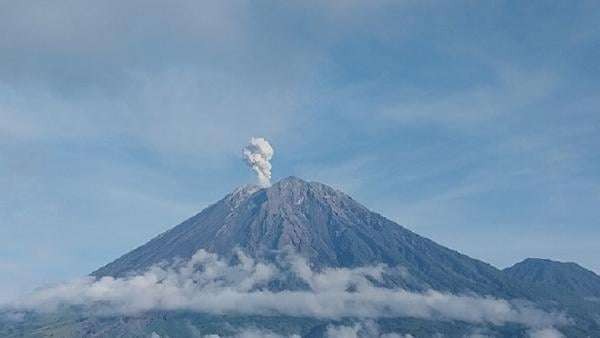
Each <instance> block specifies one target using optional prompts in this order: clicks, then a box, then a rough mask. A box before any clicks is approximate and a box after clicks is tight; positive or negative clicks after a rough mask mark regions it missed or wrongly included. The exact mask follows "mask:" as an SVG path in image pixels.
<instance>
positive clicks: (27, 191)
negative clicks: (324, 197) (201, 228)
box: [0, 0, 600, 300]
mask: <svg viewBox="0 0 600 338" xmlns="http://www.w3.org/2000/svg"><path fill="white" fill-rule="evenodd" d="M599 7H600V6H599V5H598V3H597V2H594V1H578V2H564V1H563V2H558V1H557V2H553V1H528V2H520V1H505V2H486V3H484V2H472V1H467V2H460V1H452V2H449V1H448V2H442V1H437V2H428V1H380V2H360V1H347V2H343V3H342V2H339V1H320V2H316V1H302V2H300V1H298V2H294V1H292V2H276V1H257V2H250V1H228V2H220V1H219V2H197V1H177V2H175V3H172V2H169V3H168V4H167V3H165V2H161V1H141V0H130V1H126V2H123V1H112V0H109V1H103V2H97V3H93V4H90V3H89V2H88V3H86V4H84V3H82V2H80V1H53V2H42V3H38V2H30V1H13V2H8V1H5V2H2V3H0V32H2V33H1V34H0V50H1V53H0V187H2V192H1V193H0V222H1V223H0V300H5V299H9V298H11V297H12V296H14V295H15V294H18V293H20V292H24V291H26V290H29V289H31V288H33V287H35V286H38V285H40V284H43V283H51V282H56V281H60V280H64V279H68V278H72V277H75V276H80V275H84V274H86V273H88V272H90V271H92V270H94V269H95V268H97V267H99V266H101V265H103V264H105V263H107V262H109V261H111V260H112V259H114V258H116V257H118V256H119V255H121V254H123V253H125V252H127V251H129V250H130V249H132V248H134V247H136V246H138V245H140V244H142V243H144V242H145V241H146V240H148V239H150V238H151V237H153V236H154V235H156V234H158V233H160V232H162V231H164V230H166V229H168V228H170V227H171V226H173V225H175V224H177V223H179V222H180V221H182V220H184V219H185V218H187V217H189V216H191V215H193V214H194V213H196V212H198V211H200V210H201V209H202V208H204V207H205V206H207V205H208V204H210V203H212V202H214V201H216V200H218V199H220V198H221V197H222V196H223V195H225V194H226V193H228V192H229V191H231V190H232V189H234V188H235V187H236V186H239V185H242V184H246V183H250V182H253V181H254V176H253V174H252V172H251V171H249V170H248V169H247V168H246V167H245V166H244V164H243V163H242V160H241V148H242V147H243V146H244V145H245V144H246V143H247V141H248V139H249V138H250V137H252V136H263V137H265V138H267V139H268V140H269V141H270V142H271V144H272V145H273V147H274V148H275V156H274V158H273V161H272V162H273V175H274V178H275V179H278V178H282V177H285V176H289V175H297V176H300V177H302V178H305V179H307V180H317V181H321V182H324V183H328V184H330V185H333V186H335V187H337V188H340V189H342V190H344V191H346V192H347V193H349V194H351V195H352V196H354V197H355V198H356V199H357V200H359V201H361V202H363V203H364V204H365V205H367V206H368V207H369V208H371V209H373V210H375V211H377V212H380V213H382V214H383V215H385V216H387V217H389V218H391V219H393V220H395V221H397V222H399V223H400V224H402V225H405V226H407V227H408V228H410V229H412V230H414V231H415V232H417V233H419V234H422V235H424V236H427V237H430V238H432V239H434V240H436V241H438V242H439V243H441V244H444V245H447V246H449V247H451V248H454V249H457V250H459V251H461V252H463V253H466V254H468V255H471V256H473V257H476V258H479V259H482V260H485V261H487V262H490V263H492V264H494V265H495V266H497V267H500V268H503V267H506V266H509V265H511V264H513V263H515V262H517V261H520V260H522V259H524V258H526V257H544V258H552V259H557V260H565V261H575V262H578V263H580V264H582V265H583V266H585V267H587V268H590V269H593V270H595V271H596V272H600V260H599V259H598V258H600V245H598V242H599V241H600V208H599V207H598V206H600V152H599V149H600V96H599V95H598V93H599V92H600V62H598V60H600V25H598V22H600V8H599Z"/></svg>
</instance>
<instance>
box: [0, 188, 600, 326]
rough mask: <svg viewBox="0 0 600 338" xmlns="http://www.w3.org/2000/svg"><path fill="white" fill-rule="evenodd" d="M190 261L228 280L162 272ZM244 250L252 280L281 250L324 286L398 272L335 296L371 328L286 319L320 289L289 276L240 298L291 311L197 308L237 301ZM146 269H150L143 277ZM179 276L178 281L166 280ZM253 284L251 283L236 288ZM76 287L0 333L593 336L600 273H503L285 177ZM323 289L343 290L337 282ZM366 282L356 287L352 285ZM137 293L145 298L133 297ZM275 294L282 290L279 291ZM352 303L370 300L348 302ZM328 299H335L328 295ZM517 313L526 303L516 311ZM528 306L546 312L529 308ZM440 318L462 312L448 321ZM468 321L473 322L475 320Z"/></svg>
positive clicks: (523, 267)
mask: <svg viewBox="0 0 600 338" xmlns="http://www.w3.org/2000/svg"><path fill="white" fill-rule="evenodd" d="M198 253H202V254H201V255H200V256H201V257H204V259H206V257H212V256H207V255H214V256H215V257H220V258H219V259H220V260H219V261H218V262H217V263H215V264H216V265H214V266H216V267H217V270H218V269H221V270H222V271H226V272H227V274H228V275H219V273H218V271H217V273H216V275H215V274H214V272H215V271H208V272H207V275H202V276H203V277H202V278H197V279H193V276H195V273H196V272H195V270H194V269H196V268H197V266H195V265H188V266H186V267H184V268H183V270H182V269H181V268H180V270H173V269H171V270H169V269H162V268H160V267H165V266H167V267H172V266H178V264H179V266H180V265H181V262H192V261H194V260H197V259H198V257H199V256H198ZM240 253H242V255H243V256H244V257H247V258H248V259H250V260H251V262H250V261H249V260H247V259H246V260H245V262H246V263H244V264H245V265H244V264H242V265H243V266H246V267H250V270H252V271H254V272H253V273H255V272H256V271H258V270H256V271H255V270H253V269H256V268H257V267H258V265H256V264H263V265H260V267H261V268H260V269H262V270H260V269H259V270H260V271H262V273H261V274H258V275H251V276H252V278H251V279H252V280H256V278H255V277H256V276H259V277H260V276H263V277H264V276H265V275H268V273H269V271H271V270H269V269H265V267H267V266H275V267H276V269H279V266H278V265H277V264H279V258H280V257H281V254H282V253H293V255H295V256H298V257H301V259H302V260H303V262H306V264H307V266H308V269H310V270H311V271H316V273H317V274H318V273H320V272H323V274H321V275H317V279H318V278H321V282H322V281H323V280H322V278H323V276H330V277H331V276H334V277H335V278H337V279H340V278H341V279H342V280H343V279H344V278H349V277H348V276H350V275H352V273H354V272H353V271H359V272H360V271H364V270H361V269H364V268H365V267H367V268H369V267H371V268H372V267H375V266H385V267H389V268H390V269H397V271H402V273H401V274H399V275H393V274H392V275H389V276H386V278H381V279H377V278H376V277H373V279H369V278H371V277H372V276H370V277H369V278H366V279H363V280H361V281H362V282H361V283H362V284H360V283H359V284H357V285H358V286H357V285H350V284H348V285H347V289H343V290H341V291H342V292H341V293H339V294H340V295H341V297H348V298H349V299H360V302H359V303H353V302H352V301H351V302H349V303H345V305H348V306H354V307H357V306H358V307H360V306H361V304H365V303H366V304H371V305H373V304H375V307H377V306H378V304H385V306H384V307H379V308H377V309H378V311H379V312H378V313H379V314H383V316H380V315H378V316H376V317H370V319H369V320H370V321H367V322H364V318H362V317H361V318H359V317H360V316H359V317H352V316H356V314H358V315H361V314H364V313H367V312H361V310H360V309H353V310H352V311H350V312H348V311H345V310H344V309H342V310H343V311H342V312H343V313H351V314H352V316H350V317H348V316H340V317H336V316H333V317H332V316H329V317H327V316H325V317H324V316H319V315H317V316H313V315H306V312H302V313H304V314H302V313H301V315H296V314H294V313H293V312H294V311H297V310H298V309H302V308H303V307H305V306H306V302H309V301H310V300H315V299H318V297H323V296H324V295H325V294H324V293H323V292H321V293H316V294H314V293H313V294H310V293H308V294H307V293H294V292H296V291H295V290H296V289H294V288H295V287H297V286H298V285H297V284H294V283H291V284H286V283H288V281H289V280H288V279H282V280H281V281H277V284H276V285H274V284H273V283H272V281H270V282H269V283H267V284H265V285H264V288H263V287H261V286H259V287H257V288H256V289H254V285H258V284H255V283H254V282H252V283H250V284H248V285H253V286H252V287H250V288H246V287H244V289H243V290H244V291H243V292H247V294H242V296H244V295H247V296H249V297H250V298H251V299H254V300H256V299H262V303H261V304H262V305H261V306H263V307H264V306H267V307H268V306H271V305H269V304H272V303H268V302H267V301H265V300H264V298H260V297H263V296H264V295H266V296H267V297H271V296H272V297H273V299H276V302H284V299H286V300H293V301H295V302H296V303H295V304H296V305H294V306H292V307H287V308H286V307H285V306H284V307H283V308H284V309H286V310H287V311H288V312H285V313H277V312H269V311H267V312H265V311H263V312H260V313H248V312H246V313H240V312H236V311H233V312H219V311H194V307H193V305H198V304H200V305H203V304H204V303H205V299H207V298H213V297H215V294H217V295H219V296H223V295H228V296H231V295H239V290H240V288H239V287H236V285H235V283H236V281H238V280H242V279H243V278H246V277H247V275H244V273H246V272H244V271H237V270H235V269H233V270H231V269H230V270H228V269H229V268H228V267H227V266H228V264H229V263H223V262H234V261H235V260H236V259H239V255H240ZM248 262H250V263H248ZM219 264H221V265H219ZM224 266H225V268H224ZM202 269H203V268H201V269H200V270H202ZM149 271H154V273H151V274H150V275H148V272H149ZM156 271H158V272H156ZM173 271H185V272H186V275H185V276H190V278H191V279H186V278H187V277H185V278H182V275H181V274H178V275H175V276H174V275H173V274H172V273H173ZM395 271H396V270H395ZM201 272H202V271H201ZM204 272H206V271H204ZM211 274H212V275H211ZM328 274H329V275H328ZM208 275H210V278H208V280H210V283H209V284H208V285H209V288H208V289H207V288H206V285H207V284H206V280H207V279H206V278H205V277H206V276H208ZM148 276H150V277H151V278H148ZM215 276H216V277H215ZM244 276H246V277H244ZM259 279H260V278H259ZM174 280H175V281H177V283H179V284H172V283H173V281H174ZM290 280H291V279H290ZM247 281H248V279H245V280H244V283H246V282H247ZM85 283H89V284H85ZM95 283H97V284H95ZM165 283H167V284H165ZM168 283H171V284H168ZM202 283H204V284H202ZM224 283H225V284H224ZM227 283H229V284H227ZM365 283H367V284H369V283H373V284H374V285H375V283H377V285H376V288H374V287H372V286H371V287H369V288H367V291H368V292H366V293H360V292H363V291H364V285H365ZM309 284H310V283H309ZM81 285H82V284H81V283H79V284H78V283H75V284H68V285H67V286H59V287H58V293H57V292H56V290H54V291H52V290H51V291H49V292H46V291H43V290H42V291H41V293H38V294H37V297H34V298H33V302H32V303H33V304H38V303H39V301H40V299H41V300H42V301H44V300H48V299H54V298H52V297H53V296H56V295H57V294H58V301H61V300H65V299H70V300H73V299H75V300H76V302H75V304H76V305H73V303H70V304H69V305H66V306H62V307H60V311H58V312H55V313H52V314H47V313H41V314H40V313H39V312H36V311H31V312H26V313H25V314H22V313H20V314H19V318H20V320H18V321H14V320H9V321H7V320H2V311H0V336H7V337H29V336H41V337H46V336H60V337H148V336H152V337H157V336H159V337H160V336H163V337H164V336H168V337H225V336H228V337H229V336H238V337H261V336H269V337H289V336H294V337H298V336H300V337H340V336H339V335H338V336H335V335H333V333H335V332H338V331H339V332H350V333H352V332H354V335H350V336H351V337H384V336H386V335H385V334H383V333H386V334H391V335H387V336H386V337H398V336H400V337H403V336H405V334H406V337H409V336H410V337H431V336H438V335H440V334H442V336H448V337H465V336H472V335H475V336H477V335H479V336H481V335H483V336H492V337H496V336H500V337H529V336H533V337H545V336H548V337H560V336H561V335H562V334H561V333H560V332H559V331H557V330H555V328H554V327H553V325H555V324H552V323H551V324H550V326H545V327H540V326H539V324H536V323H535V322H536V318H537V319H539V318H538V317H540V316H541V317H544V318H545V317H546V315H547V314H557V313H558V314H560V317H561V320H560V323H561V324H560V325H561V327H560V330H561V331H562V332H563V333H564V334H567V336H569V337H591V336H600V301H598V299H599V295H600V277H599V276H597V275H596V274H595V273H593V272H592V271H589V270H585V269H584V268H582V267H580V266H577V265H575V264H573V263H569V264H565V263H559V262H553V261H548V260H538V259H527V260H525V261H524V262H522V263H519V264H516V265H515V266H514V267H512V268H508V269H505V270H499V269H497V268H496V267H494V266H492V265H490V264H487V263H485V262H483V261H480V260H477V259H474V258H471V257H468V256H466V255H463V254H461V253H459V252H457V251H455V250H452V249H449V248H446V247H444V246H442V245H439V244H437V243H435V242H433V241H432V240H429V239H427V238H425V237H422V236H419V235H418V234H416V233H414V232H412V231H410V230H409V229H407V228H406V227H403V226H401V225H399V224H397V223H395V222H393V221H391V220H389V219H387V218H385V217H384V216H382V215H380V214H378V213H376V212H373V211H370V210H369V209H368V208H366V207H365V206H363V205H362V204H360V203H359V202H357V201H355V200H354V199H353V198H352V197H350V196H348V195H346V194H345V193H343V192H341V191H339V190H336V189H334V188H332V187H330V186H328V185H325V184H322V183H318V182H307V181H305V180H302V179H300V178H297V177H288V178H284V179H282V180H280V181H278V182H276V183H275V184H273V185H272V186H270V187H266V188H263V187H259V186H255V185H248V186H244V187H240V188H238V189H235V190H234V191H233V192H232V193H230V194H228V195H227V196H225V197H224V198H223V199H221V200H220V201H218V202H216V203H214V204H212V205H210V206H209V207H207V208H206V209H204V210H202V211H201V212H200V213H198V214H197V215H195V216H193V217H191V218H189V219H188V220H186V221H184V222H183V223H181V224H179V225H177V226H175V227H173V228H171V229H170V230H168V231H166V232H164V233H162V234H160V235H158V236H156V237H155V238H153V239H152V240H150V241H149V242H147V243H146V244H144V245H142V246H140V247H138V248H136V249H134V250H133V251H131V252H129V253H126V254H125V255H123V256H122V257H120V258H118V259H116V260H115V261H113V262H111V263H109V264H107V265H105V266H103V267H101V268H99V269H98V270H96V271H94V272H92V273H91V275H90V276H88V279H87V282H84V284H83V286H84V290H83V291H82V290H81ZM223 285H225V286H223ZM328 285H329V286H331V285H334V286H336V285H337V286H339V285H340V284H339V280H335V281H334V284H328ZM360 285H362V286H363V291H360V290H359V289H360ZM132 286H133V287H132ZM148 286H150V287H152V288H154V289H151V290H152V291H151V292H149V293H148V292H146V293H143V290H142V289H143V288H145V287H148ZM174 286H175V287H174ZM181 286H183V287H184V288H183V290H184V291H189V290H190V288H191V290H192V291H193V292H192V293H190V292H187V293H180V292H179V291H180V288H181ZM304 286H306V285H304ZM309 286H310V285H309ZM115 287H116V288H120V289H118V291H119V292H116V293H111V288H115ZM128 287H129V288H128ZM138 287H139V288H141V289H139V290H138ZM345 287H346V285H345V284H344V288H345ZM196 289H198V290H200V291H202V292H204V293H200V296H198V295H199V294H198V293H194V292H196V291H197V290H196ZM74 290H75V292H74ZM123 290H127V291H126V292H123ZM154 290H156V291H157V292H158V293H160V295H159V297H158V299H159V301H158V302H156V301H155V300H154V303H152V304H158V306H157V307H148V309H151V310H144V311H142V312H136V313H128V312H125V313H123V312H119V313H114V311H113V312H111V311H107V310H106V303H110V302H117V303H118V305H119V306H120V308H121V309H123V308H128V306H130V305H131V304H130V300H131V299H132V298H127V297H128V296H129V293H133V294H134V295H135V294H137V295H138V296H137V301H139V300H140V298H141V300H142V305H144V304H148V303H147V302H146V298H149V299H156V297H155V296H156V295H155V294H154V293H153V292H154ZM165 290H167V293H166V295H167V296H166V297H165V293H164V292H165ZM207 290H208V291H207ZM274 290H275V291H276V292H281V293H273V292H275V291H274ZM325 290H327V288H325ZM382 290H386V291H382ZM387 290H393V291H391V293H390V292H388V291H387ZM213 291H214V293H212V292H213ZM255 291H256V292H255ZM313 291H314V290H313ZM106 292H108V297H104V298H96V297H97V296H98V295H106ZM140 292H142V293H140ZM236 292H238V293H237V294H236ZM286 292H287V293H286ZM338 292H339V290H338ZM369 292H371V293H369ZM73 293H74V296H73ZM139 295H142V296H141V297H140V296H139ZM171 295H174V298H176V299H177V300H178V301H180V302H183V303H184V304H191V305H192V306H191V307H185V308H181V307H179V308H178V307H169V306H172V304H173V303H172V300H171V299H170V296H171ZM290 295H291V296H290ZM357 295H358V296H364V297H363V298H352V297H356V296H357ZM381 295H388V296H389V297H399V298H394V299H398V300H400V301H401V302H404V303H405V305H406V307H405V308H404V309H403V310H402V311H400V312H395V313H402V314H403V315H389V314H387V313H386V312H389V311H388V308H389V309H392V308H395V306H396V305H397V304H396V303H395V301H394V300H389V299H386V298H389V297H386V296H383V297H382V296H381ZM399 295H400V296H399ZM325 296H326V295H325ZM371 296H373V297H371ZM85 297H87V298H85ZM90 297H91V299H95V300H97V299H100V301H96V302H95V303H94V304H87V303H82V302H80V300H81V299H82V298H85V299H88V298H90ZM161 297H162V298H161ZM187 297H190V298H193V299H194V302H196V303H194V302H191V303H190V302H188V303H186V301H187ZM284 297H288V298H284ZM407 297H408V298H407ZM55 298H56V297H55ZM250 298H248V299H250ZM372 298H374V299H377V300H376V301H375V303H373V302H371V301H372ZM240 299H241V300H239V302H240V303H239V305H240V308H241V307H242V305H244V307H243V308H245V309H248V304H247V299H246V298H240ZM328 299H330V300H331V302H335V297H333V298H328ZM406 299H409V301H408V302H407V300H406ZM464 300H467V303H464V302H463V301H464ZM298 302H299V303H298ZM428 302H432V303H433V304H435V306H433V307H427V306H428V305H427V306H426V307H425V308H426V309H434V310H432V311H429V312H427V311H426V312H425V315H424V314H423V312H419V311H418V310H414V311H413V310H412V309H413V308H415V309H418V308H420V307H421V306H422V305H423V303H428ZM244 303H245V304H244ZM169 304H170V305H169ZM237 304H238V303H235V305H234V308H235V307H236V305H237ZM298 304H300V305H298ZM317 304H318V306H317V307H316V308H317V309H316V310H315V308H314V307H312V308H311V311H313V310H315V311H316V312H310V313H317V314H318V313H320V312H319V310H320V309H322V308H323V307H325V308H327V305H328V304H327V303H317ZM465 304H471V306H469V305H465ZM490 304H491V306H492V307H490ZM513 304H524V305H523V306H521V305H519V306H517V307H513ZM138 305H139V303H138ZM203 306H204V307H202V309H207V308H206V306H205V304H204V305H203ZM471 307H474V308H471ZM533 307H535V308H536V311H537V310H538V309H540V311H542V312H540V311H537V312H536V311H534V312H531V309H532V308H533ZM276 308H278V309H281V308H282V307H281V306H277V307H276ZM98 309H100V311H99V310H98ZM396 309H397V308H396ZM0 310H1V309H0ZM478 311H481V312H485V316H487V317H484V318H507V317H506V316H505V314H506V313H508V314H509V315H511V314H512V317H511V316H509V317H508V318H509V320H506V321H503V320H500V321H496V320H493V319H492V320H478V319H477V318H480V317H479V314H478ZM515 311H516V312H515ZM448 313H455V314H457V316H454V317H452V318H448V316H447V314H448ZM464 313H474V317H470V316H469V315H464ZM515 313H516V315H515ZM405 314H407V315H405ZM532 314H535V315H534V316H532ZM498 316H500V317H498ZM503 316H504V317H503ZM13 317H14V316H13ZM521 317H523V318H521ZM526 317H527V318H532V317H533V321H534V323H530V322H528V320H524V318H526ZM554 317H555V316H552V318H554ZM21 319H22V320H21ZM440 319H441V320H440ZM357 320H358V322H357ZM537 322H538V323H539V320H538V321H537ZM357 323H358V324H357ZM553 323H554V322H553ZM544 325H546V324H544ZM240 328H243V330H248V329H249V330H251V331H252V330H255V329H256V330H268V331H257V332H259V333H257V332H254V331H252V332H250V333H248V332H246V331H244V332H245V333H243V334H241V333H240V331H239V330H241V329H240ZM332 328H333V329H332ZM338 328H339V329H338ZM336 330H338V331H336ZM330 331H331V332H330ZM157 332H158V333H157ZM261 332H262V333H261ZM332 332H333V333H332ZM361 332H362V333H361ZM379 333H382V334H379ZM399 333H400V334H399ZM215 334H218V335H220V336H218V335H215ZM394 334H395V335H394ZM408 334H410V335H408ZM343 337H346V336H343Z"/></svg>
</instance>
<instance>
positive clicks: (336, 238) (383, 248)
mask: <svg viewBox="0 0 600 338" xmlns="http://www.w3.org/2000/svg"><path fill="white" fill-rule="evenodd" d="M200 249H205V250H207V251H209V252H214V253H217V254H219V255H221V256H225V257H227V256H230V255H231V254H232V253H233V252H234V250H235V249H240V250H242V251H243V252H244V253H246V254H247V255H249V256H251V257H253V258H256V259H259V260H269V259H270V258H271V257H273V256H274V254H276V253H277V252H281V251H283V250H292V251H294V252H296V253H299V254H300V255H302V256H304V257H305V258H307V259H308V260H309V262H310V263H311V266H313V267H314V268H317V269H320V268H324V267H348V268H352V267H359V266H366V265H373V264H379V263H384V264H387V265H389V266H402V267H403V268H405V269H407V271H408V274H409V275H410V276H411V278H410V279H409V280H408V281H407V280H403V281H398V283H402V284H403V285H400V286H402V287H405V288H409V289H412V290H426V289H435V290H440V291H447V292H452V293H464V292H475V293H478V294H485V295H494V296H498V297H509V298H513V297H524V296H525V294H524V293H522V292H521V291H520V290H519V289H518V288H517V287H515V286H514V285H512V283H511V282H510V280H509V279H508V278H507V277H506V276H504V274H503V273H502V271H500V270H498V269H496V268H494V267H493V266H491V265H489V264H487V263H484V262H482V261H479V260H476V259H473V258H470V257H468V256H465V255H463V254H460V253H458V252H456V251H453V250H450V249H448V248H445V247H443V246H441V245H439V244H436V243H435V242H433V241H431V240H429V239H427V238H424V237H421V236H419V235H417V234H415V233H414V232H412V231H410V230H408V229H406V228H404V227H402V226H400V225H398V224H397V223H394V222H393V221H391V220H389V219H387V218H385V217H383V216H381V215H379V214H377V213H375V212H372V211H370V210H368V209H367V208H366V207H364V206H363V205H361V204H360V203H358V202H356V201H355V200H354V199H352V198H351V197H350V196H348V195H346V194H344V193H343V192H341V191H339V190H336V189H334V188H332V187H330V186H327V185H325V184H322V183H317V182H306V181H304V180H302V179H300V178H297V177H288V178H285V179H282V180H281V181H279V182H277V183H275V184H274V185H272V186H271V187H269V188H264V189H260V188H259V187H257V186H245V187H242V188H238V189H236V190H235V191H234V192H232V193H231V194H229V195H227V196H226V197H225V198H223V199H222V200H220V201H218V202H217V203H215V204H213V205H211V206H209V207H208V208H206V209H205V210H203V211H202V212H200V213H199V214H197V215H195V216H193V217H191V218H190V219H188V220H186V221H184V222H183V223H181V224H179V225H177V226H175V227H174V228H172V229H171V230H168V231H167V232H165V233H163V234H161V235H159V236H157V237H156V238H154V239H152V240H151V241H149V242H148V243H146V244H144V245H142V246H141V247H139V248H137V249H135V250H133V251H131V252H130V253H127V254H125V255H124V256H122V257H121V258H119V259H117V260H116V261H114V262H112V263H110V264H108V265H106V266H104V267H102V268H100V269H99V270H97V271H95V272H93V274H92V275H94V276H96V277H102V276H113V277H123V276H126V275H128V274H132V273H138V272H140V271H143V270H145V269H147V268H148V267H150V266H152V265H154V264H158V263H160V262H165V261H172V260H174V259H176V258H183V259H186V258H189V257H191V256H192V255H193V254H194V253H195V252H197V251H198V250H200Z"/></svg>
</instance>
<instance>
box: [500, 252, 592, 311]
mask: <svg viewBox="0 0 600 338" xmlns="http://www.w3.org/2000/svg"><path fill="white" fill-rule="evenodd" d="M504 272H505V273H506V274H507V275H508V276H510V277H511V278H512V279H514V280H515V281H519V282H520V283H521V284H522V285H525V286H529V287H535V288H540V289H542V290H544V291H545V292H547V293H548V294H552V295H556V296H561V297H569V298H581V299H585V300H589V301H597V302H600V276H598V275H596V274H595V273H594V272H592V271H590V270H587V269H585V268H583V267H581V266H579V265H578V264H575V263H562V262H555V261H551V260H549V259H539V258H527V259H525V260H524V261H522V262H520V263H517V264H515V265H513V266H512V267H510V268H507V269H504Z"/></svg>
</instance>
